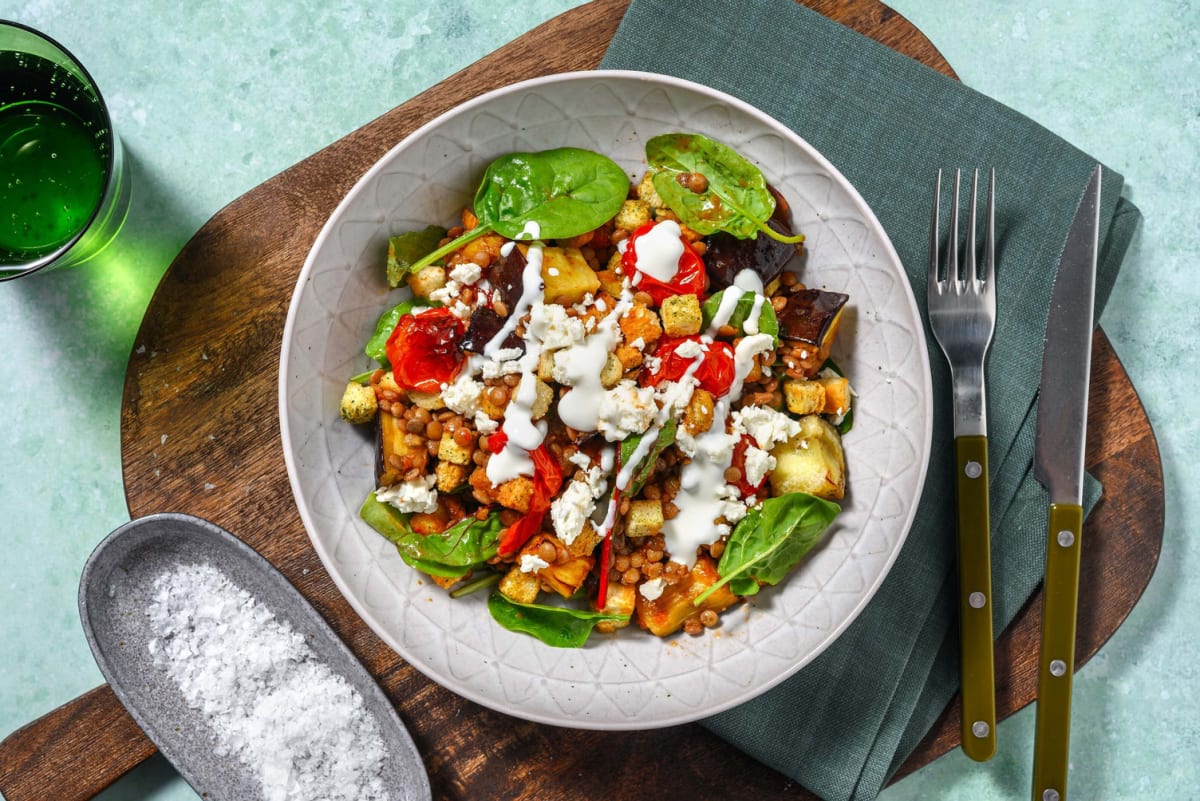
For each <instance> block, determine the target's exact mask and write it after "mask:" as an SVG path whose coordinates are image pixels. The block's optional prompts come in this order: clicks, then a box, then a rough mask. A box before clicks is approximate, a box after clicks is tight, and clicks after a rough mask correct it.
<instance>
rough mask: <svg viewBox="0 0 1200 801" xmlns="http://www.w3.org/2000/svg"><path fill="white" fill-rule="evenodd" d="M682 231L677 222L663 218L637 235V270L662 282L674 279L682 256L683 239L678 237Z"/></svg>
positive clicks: (635, 247) (669, 281) (635, 245)
mask: <svg viewBox="0 0 1200 801" xmlns="http://www.w3.org/2000/svg"><path fill="white" fill-rule="evenodd" d="M682 233H683V232H682V231H681V230H680V229H679V223H677V222H675V221H674V220H663V221H662V222H660V223H658V224H657V225H655V226H654V227H653V228H651V229H650V230H649V231H647V232H646V233H644V234H642V235H641V236H639V237H638V238H637V242H636V243H634V252H635V253H637V269H638V272H639V273H644V274H646V275H648V276H650V277H651V278H653V279H655V280H656V281H661V282H663V283H664V284H669V283H671V282H672V281H674V280H675V274H676V273H677V272H679V259H680V258H681V257H682V256H683V240H681V239H680V238H679V237H680V236H681V235H682ZM634 283H635V285H636V283H637V281H635V282H634Z"/></svg>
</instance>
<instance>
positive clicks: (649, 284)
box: [621, 222, 708, 305]
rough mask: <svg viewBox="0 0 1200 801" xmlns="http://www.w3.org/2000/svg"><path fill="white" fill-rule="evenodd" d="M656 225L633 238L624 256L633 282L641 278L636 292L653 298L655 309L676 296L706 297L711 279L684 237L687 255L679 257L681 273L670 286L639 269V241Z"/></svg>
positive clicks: (679, 272) (648, 224) (623, 259)
mask: <svg viewBox="0 0 1200 801" xmlns="http://www.w3.org/2000/svg"><path fill="white" fill-rule="evenodd" d="M654 225H655V224H654V223H652V222H648V223H646V224H645V225H643V226H642V227H641V228H639V229H637V230H636V231H634V232H633V233H632V234H630V235H629V239H628V240H627V241H628V243H629V244H628V245H627V246H626V248H625V253H624V254H623V255H622V256H621V267H622V268H623V269H624V270H625V274H626V275H628V276H629V277H630V278H631V279H633V278H635V277H637V280H636V281H635V283H634V289H635V290H636V291H638V292H645V293H646V294H648V295H649V296H650V297H651V298H653V300H654V303H655V305H662V302H663V301H664V300H665V299H667V298H669V297H671V296H672V295H696V296H697V297H702V296H703V295H704V290H705V288H706V287H707V286H708V275H707V274H706V273H705V271H704V262H703V261H702V260H701V259H700V256H699V254H697V253H696V251H694V250H692V246H691V245H690V244H689V243H688V241H687V240H686V239H684V238H683V237H680V238H679V241H680V242H682V243H683V255H681V256H680V257H679V270H678V271H677V272H676V273H675V277H674V278H672V279H671V281H670V282H669V283H663V282H662V281H659V280H658V279H657V278H654V277H652V276H650V275H649V274H648V273H644V272H642V271H641V270H639V269H638V268H637V258H638V257H637V241H638V238H639V237H641V236H644V235H645V234H647V233H649V231H650V229H652V228H653V227H654Z"/></svg>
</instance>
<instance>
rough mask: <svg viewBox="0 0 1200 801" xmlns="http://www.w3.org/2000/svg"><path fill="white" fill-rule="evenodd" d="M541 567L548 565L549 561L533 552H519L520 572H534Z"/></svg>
mask: <svg viewBox="0 0 1200 801" xmlns="http://www.w3.org/2000/svg"><path fill="white" fill-rule="evenodd" d="M543 567H550V563H549V562H547V561H546V560H545V559H543V558H542V557H540V556H538V555H537V554H533V553H524V554H521V572H522V573H536V572H538V571H539V570H541V569H542V568H543Z"/></svg>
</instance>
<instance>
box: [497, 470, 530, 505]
mask: <svg viewBox="0 0 1200 801" xmlns="http://www.w3.org/2000/svg"><path fill="white" fill-rule="evenodd" d="M532 499H533V479H531V478H529V477H528V476H517V477H516V478H514V479H510V480H509V481H505V482H504V483H503V484H501V485H500V487H499V488H498V489H497V490H496V500H497V501H499V502H500V505H501V506H503V507H504V508H506V509H514V510H516V511H518V512H522V513H524V512H528V511H529V503H530V501H531V500H532Z"/></svg>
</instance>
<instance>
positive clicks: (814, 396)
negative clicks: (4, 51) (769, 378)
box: [783, 381, 825, 415]
mask: <svg viewBox="0 0 1200 801" xmlns="http://www.w3.org/2000/svg"><path fill="white" fill-rule="evenodd" d="M783 397H784V400H785V401H786V402H787V408H788V411H789V412H791V413H792V414H799V415H804V414H820V413H821V412H823V411H825V385H824V384H822V383H821V382H820V381H785V382H783Z"/></svg>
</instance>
